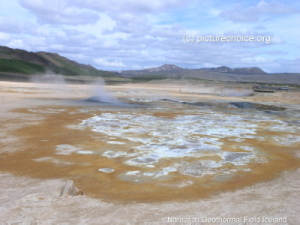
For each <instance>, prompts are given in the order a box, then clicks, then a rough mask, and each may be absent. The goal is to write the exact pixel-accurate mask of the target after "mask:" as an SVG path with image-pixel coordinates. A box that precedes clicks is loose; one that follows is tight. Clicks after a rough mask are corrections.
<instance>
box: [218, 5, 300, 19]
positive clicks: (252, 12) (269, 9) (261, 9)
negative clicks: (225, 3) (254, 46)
mask: <svg viewBox="0 0 300 225" xmlns="http://www.w3.org/2000/svg"><path fill="white" fill-rule="evenodd" d="M293 13H300V11H299V10H297V9H294V8H293V7H290V6H287V5H285V4H282V3H279V2H266V1H260V2H259V3H257V5H255V6H251V7H248V8H243V7H242V6H240V5H237V6H235V7H234V8H231V9H229V10H224V11H222V12H220V14H219V16H221V17H222V18H225V19H229V20H231V21H234V22H242V23H243V22H257V21H260V20H262V19H266V18H268V17H270V16H283V15H290V14H293Z"/></svg>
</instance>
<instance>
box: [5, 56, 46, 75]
mask: <svg viewBox="0 0 300 225" xmlns="http://www.w3.org/2000/svg"><path fill="white" fill-rule="evenodd" d="M0 71H1V72H9V73H23V74H37V73H44V72H45V68H44V67H43V66H41V65H38V64H35V63H29V62H24V61H21V60H16V59H0Z"/></svg>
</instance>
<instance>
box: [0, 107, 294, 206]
mask: <svg viewBox="0 0 300 225" xmlns="http://www.w3.org/2000/svg"><path fill="white" fill-rule="evenodd" d="M82 109H83V108H78V107H53V106H47V107H46V106H43V107H40V108H39V107H36V108H34V110H32V108H31V109H29V108H20V109H15V110H13V112H15V113H21V114H22V113H25V114H31V115H32V116H33V117H34V116H35V115H38V116H40V115H41V114H43V117H44V119H42V120H39V122H38V123H36V124H31V125H27V126H24V127H22V128H21V129H18V130H16V131H14V132H13V135H15V136H17V137H18V138H20V141H21V143H22V149H23V150H22V151H16V152H9V153H2V154H0V170H1V171H3V172H8V173H12V174H14V175H16V176H26V177H31V178H40V179H57V178H62V179H70V180H73V181H74V183H75V185H76V187H78V188H79V189H81V190H82V191H83V192H84V193H85V195H87V196H90V197H92V198H99V199H101V200H104V201H106V202H120V203H133V202H139V203H147V202H149V203H151V202H164V201H195V200H197V199H201V198H208V197H211V196H213V195H216V194H220V193H222V192H227V191H233V190H236V189H241V188H243V187H245V186H249V185H253V184H255V183H258V182H263V181H269V180H271V179H274V178H276V177H278V176H279V175H280V174H281V172H283V171H287V170H295V169H296V168H299V166H300V160H299V158H297V157H295V152H296V151H297V150H298V148H297V147H284V148H283V147H280V146H276V145H274V144H273V143H272V142H270V141H265V142H261V141H258V140H255V139H249V140H247V144H248V145H251V146H258V147H259V148H262V149H264V154H266V155H267V156H266V157H265V158H266V159H267V160H268V162H266V163H259V162H257V161H252V162H250V164H249V165H248V167H249V168H251V172H249V171H238V172H237V173H235V174H234V176H233V177H231V179H229V180H226V181H225V182H220V181H217V180H215V179H213V178H214V176H212V175H205V176H203V177H201V178H199V177H191V176H189V177H187V176H186V175H184V174H180V173H179V172H178V171H177V172H175V173H173V175H172V178H171V180H163V179H162V180H157V181H156V182H144V183H143V182H141V183H134V182H129V181H126V180H122V179H119V174H120V173H122V172H123V171H136V170H137V167H135V166H132V165H126V164H123V163H121V161H120V160H121V159H122V157H121V158H120V157H119V158H113V159H112V158H107V157H104V156H102V155H101V154H99V155H94V154H93V155H88V154H87V155H83V154H77V153H76V152H75V153H71V154H68V155H64V154H57V152H56V150H55V146H58V145H64V144H68V145H72V146H80V149H81V150H84V151H94V150H95V149H101V148H105V147H106V141H105V137H104V136H103V135H101V133H96V132H94V131H91V130H90V129H89V128H84V129H70V128H69V126H70V125H71V126H76V125H78V124H80V123H81V122H82V121H83V120H85V119H88V118H90V117H92V116H94V115H95V114H97V115H99V114H101V113H102V112H103V111H101V110H99V109H92V110H82ZM47 112H48V113H47ZM105 112H110V111H107V110H106V111H105ZM110 113H115V112H112V111H111V112H110ZM144 113H146V112H144ZM177 114H178V113H177ZM177 114H176V113H172V112H171V113H165V112H153V115H155V116H158V117H164V118H173V117H174V116H176V115H177ZM20 122H21V121H20ZM276 133H277V132H273V131H266V130H262V131H258V135H259V136H262V137H263V136H267V135H273V134H276ZM114 141H124V140H118V139H117V140H114ZM223 141H224V143H226V145H229V146H230V141H229V140H223ZM132 147H134V146H132ZM116 150H117V149H116ZM129 151H130V150H129ZM229 151H232V152H234V151H235V150H234V149H232V150H229ZM203 159H209V157H208V158H205V157H203ZM185 161H188V162H190V163H191V162H192V161H193V159H186V160H185ZM159 163H160V164H161V166H168V165H169V164H170V161H169V160H167V159H165V160H161V161H160V162H159ZM196 163H197V162H196ZM231 167H232V165H231V164H228V165H225V166H224V168H225V169H228V170H230V169H231ZM99 168H113V169H114V170H115V171H114V172H113V173H103V172H99V171H98V169H99ZM138 169H139V170H141V171H142V172H143V170H145V169H143V168H142V169H141V168H138ZM145 171H146V170H145ZM145 171H144V172H145ZM188 182H192V183H193V184H192V185H186V186H185V183H188Z"/></svg>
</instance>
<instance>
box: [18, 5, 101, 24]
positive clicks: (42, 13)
mask: <svg viewBox="0 0 300 225" xmlns="http://www.w3.org/2000/svg"><path fill="white" fill-rule="evenodd" d="M19 1H20V4H21V5H22V6H23V7H25V8H26V9H28V10H30V11H31V12H33V13H34V14H35V15H36V16H37V18H38V21H40V22H42V23H50V24H69V25H78V24H90V23H95V22H96V21H97V20H98V19H99V17H98V14H97V13H95V12H93V11H91V10H86V9H82V8H77V7H74V6H73V5H72V3H73V1H71V0H63V1H62V0H51V2H49V1H47V0H19Z"/></svg>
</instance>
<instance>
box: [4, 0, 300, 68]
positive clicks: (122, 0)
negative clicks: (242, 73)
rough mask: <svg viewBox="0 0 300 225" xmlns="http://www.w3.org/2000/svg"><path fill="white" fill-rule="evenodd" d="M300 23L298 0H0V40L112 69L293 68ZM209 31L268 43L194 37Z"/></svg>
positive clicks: (299, 48)
mask: <svg viewBox="0 0 300 225" xmlns="http://www.w3.org/2000/svg"><path fill="white" fill-rule="evenodd" d="M299 24H300V1H299V0H284V1H283V0H274V1H273V0H271V1H269V0H265V1H260V0H227V1H223V0H185V1H183V0H150V1H149V0H107V1H106V0H51V1H49V0H9V1H6V0H0V45H3V46H8V47H11V48H20V49H25V50H28V51H34V52H36V51H47V52H55V53H58V54H60V55H62V56H65V57H68V58H70V59H72V60H76V61H78V62H80V63H84V64H90V65H93V66H95V67H96V68H99V69H105V70H115V71H119V70H127V69H141V68H149V67H157V66H160V65H162V64H165V63H168V64H176V65H178V66H181V67H184V68H202V67H215V66H221V65H226V66H230V67H250V66H257V67H260V68H262V69H264V70H265V71H267V72H300V29H299ZM210 35H211V36H212V37H217V36H219V37H221V36H224V37H229V36H236V37H238V36H239V37H249V36H253V37H254V38H255V40H257V39H259V38H260V37H262V36H266V37H271V43H270V44H268V43H266V41H265V42H264V41H261V42H258V41H255V42H239V41H233V42H228V41H215V42H204V41H202V42H197V40H200V39H201V37H203V36H210ZM184 37H185V38H186V39H184ZM188 40H189V41H190V42H188ZM192 40H194V42H193V41H192Z"/></svg>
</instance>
